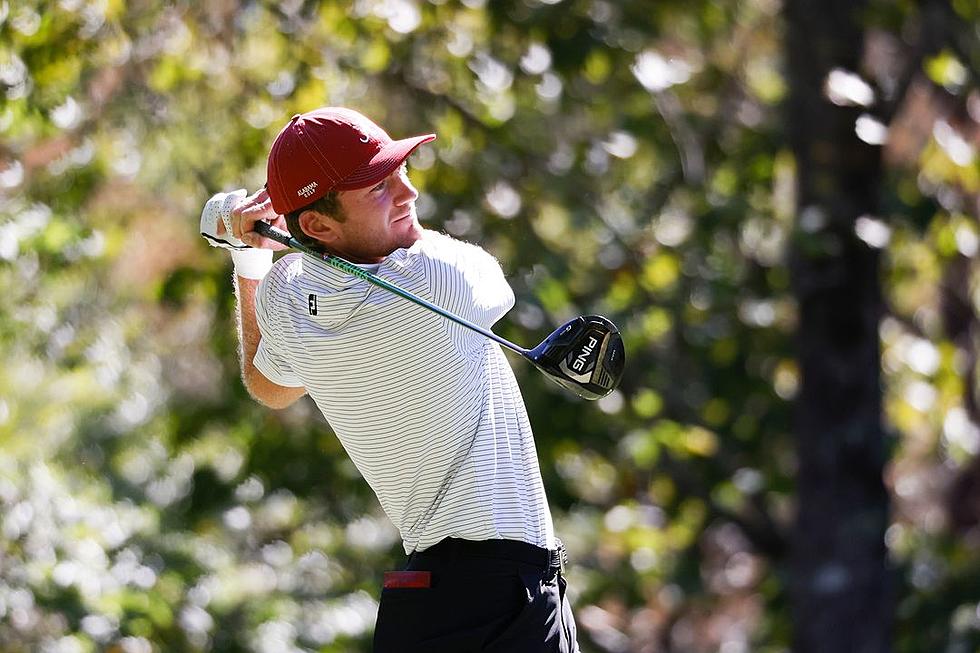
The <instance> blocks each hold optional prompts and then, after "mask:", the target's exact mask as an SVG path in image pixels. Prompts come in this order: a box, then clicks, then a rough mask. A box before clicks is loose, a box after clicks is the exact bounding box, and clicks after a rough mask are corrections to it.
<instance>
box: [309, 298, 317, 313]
mask: <svg viewBox="0 0 980 653" xmlns="http://www.w3.org/2000/svg"><path fill="white" fill-rule="evenodd" d="M310 315H316V295H310Z"/></svg>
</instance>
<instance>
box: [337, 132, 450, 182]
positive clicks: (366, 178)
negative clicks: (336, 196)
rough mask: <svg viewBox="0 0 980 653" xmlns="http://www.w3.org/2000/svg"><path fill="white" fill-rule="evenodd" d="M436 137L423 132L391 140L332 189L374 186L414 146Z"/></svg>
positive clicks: (412, 149) (402, 159) (405, 157)
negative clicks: (418, 134)
mask: <svg viewBox="0 0 980 653" xmlns="http://www.w3.org/2000/svg"><path fill="white" fill-rule="evenodd" d="M435 139H436V135H435V134H425V135H424V136H413V137H412V138H403V139H402V140H400V141H391V142H390V143H388V144H387V145H385V146H384V147H382V148H381V149H380V150H378V153H377V154H375V155H374V156H373V157H371V160H370V161H368V162H367V163H365V164H364V165H362V166H361V167H359V168H358V169H357V170H355V171H354V172H352V173H351V174H349V175H347V177H346V178H345V179H344V180H343V181H341V182H339V183H338V184H336V185H335V186H334V190H357V189H358V188H366V187H368V186H374V185H375V184H376V183H378V182H379V181H381V180H382V179H384V178H385V177H387V176H388V175H390V174H391V173H393V172H394V171H395V170H397V169H398V166H400V165H401V164H402V162H403V161H404V160H405V159H407V158H408V155H409V154H411V153H412V152H413V151H414V150H415V148H417V147H418V146H419V145H422V144H423V143H430V142H432V141H434V140H435Z"/></svg>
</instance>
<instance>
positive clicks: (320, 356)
mask: <svg viewBox="0 0 980 653" xmlns="http://www.w3.org/2000/svg"><path fill="white" fill-rule="evenodd" d="M377 275H378V276H380V277H382V278H384V279H386V280H388V281H390V282H392V283H394V284H396V285H398V286H401V287H402V288H404V289H406V290H408V291H410V292H412V293H414V294H416V295H418V296H420V297H423V298H425V299H427V300H429V301H430V302H432V303H435V304H437V305H439V306H442V307H443V308H445V309H447V310H449V311H451V312H453V313H455V314H456V315H459V316H461V317H464V318H466V319H468V320H470V321H472V322H475V323H477V324H480V325H481V326H484V327H487V328H490V327H491V326H492V325H493V324H494V323H495V322H496V321H497V320H498V319H500V317H501V316H503V315H504V314H505V313H506V312H507V311H508V310H510V308H511V307H512V306H513V305H514V294H513V291H512V290H511V288H510V286H509V285H508V284H507V281H506V279H505V278H504V275H503V272H502V271H501V269H500V265H499V264H498V263H497V261H496V260H495V259H494V258H493V257H492V256H490V255H489V254H488V253H487V252H485V251H484V250H482V249H481V248H479V247H476V246H474V245H470V244H467V243H463V242H460V241H458V240H454V239H452V238H450V237H448V236H445V235H442V234H439V233H436V232H433V231H428V230H426V231H424V233H423V236H422V238H421V239H420V240H419V241H417V242H416V243H415V244H414V245H412V247H411V248H408V249H398V250H395V251H394V252H392V253H391V254H390V255H389V256H388V257H387V258H386V259H385V260H384V261H383V262H382V263H381V264H380V266H379V267H378V270H377ZM255 312H256V316H257V318H258V324H259V328H260V330H261V333H262V340H261V342H260V344H259V348H258V351H257V353H256V355H255V359H254V362H255V366H256V367H257V368H258V369H259V370H260V371H261V372H262V373H263V374H264V375H265V376H266V377H267V378H268V379H269V380H271V381H273V382H274V383H278V384H279V385H284V386H291V387H299V386H302V387H304V388H306V391H307V392H308V393H309V395H310V396H311V397H312V398H313V401H314V402H316V405H317V407H318V408H319V409H320V411H321V412H322V413H323V415H324V417H325V418H326V419H327V421H328V422H329V424H330V426H331V428H332V429H333V430H334V432H335V433H336V434H337V437H338V438H339V439H340V441H341V443H342V444H343V446H344V449H345V450H346V451H347V453H348V455H349V456H350V458H351V460H352V461H353V462H354V464H355V465H356V466H357V469H358V470H359V471H360V473H361V475H362V476H364V478H365V479H366V480H367V482H368V483H369V484H370V486H371V488H372V489H373V490H374V492H375V494H376V495H377V497H378V500H379V501H380V503H381V506H382V508H383V509H384V511H385V513H387V515H388V517H389V518H390V519H391V521H392V522H393V523H394V524H395V526H396V527H397V528H398V530H399V532H400V534H401V537H402V542H403V544H404V547H405V552H406V553H411V552H412V551H416V550H418V551H421V550H423V549H426V548H428V547H430V546H432V545H433V544H435V543H437V542H439V541H440V540H441V539H443V538H446V537H456V538H463V539H470V540H486V539H511V540H519V541H523V542H528V543H530V544H534V545H536V546H541V547H546V548H553V547H554V534H553V528H552V522H551V513H550V512H549V509H548V504H547V500H546V497H545V492H544V486H543V484H542V482H541V473H540V470H539V467H538V460H537V452H536V451H535V447H534V439H533V436H532V433H531V426H530V424H529V422H528V418H527V411H526V409H525V407H524V400H523V398H522V397H521V393H520V389H519V388H518V386H517V382H516V380H515V379H514V374H513V372H512V371H511V368H510V365H509V363H508V362H507V360H506V358H505V357H504V354H503V352H502V351H501V349H500V346H499V345H497V344H496V343H494V342H492V341H490V340H489V339H487V338H485V337H484V336H481V335H479V334H477V333H474V332H472V331H470V330H469V329H466V328H464V327H461V326H459V325H457V324H456V323H454V322H451V321H449V320H447V319H446V318H444V317H442V316H440V315H437V314H436V313H434V312H432V311H430V310H428V309H425V308H422V307H421V306H417V305H416V304H414V303H412V302H410V301H408V300H406V299H403V298H401V297H398V296H397V295H395V294H393V293H391V292H389V291H386V290H384V289H382V288H379V287H377V286H375V285H373V284H371V283H368V282H367V281H364V280H361V279H358V278H357V277H354V276H352V275H349V274H347V273H345V272H341V271H339V270H336V269H334V268H332V267H330V266H329V265H327V264H326V263H324V262H323V261H320V260H318V259H316V258H315V257H312V256H309V255H304V254H290V255H287V256H284V257H283V258H282V259H280V260H279V261H277V262H276V264H275V266H274V267H273V269H272V271H271V272H270V273H269V274H268V275H267V276H266V277H265V279H264V280H263V281H262V283H261V284H260V285H259V288H258V291H257V292H256V299H255Z"/></svg>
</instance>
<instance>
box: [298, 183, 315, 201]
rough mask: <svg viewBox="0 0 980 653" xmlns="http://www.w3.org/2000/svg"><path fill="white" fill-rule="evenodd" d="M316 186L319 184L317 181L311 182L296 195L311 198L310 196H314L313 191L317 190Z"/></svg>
mask: <svg viewBox="0 0 980 653" xmlns="http://www.w3.org/2000/svg"><path fill="white" fill-rule="evenodd" d="M316 185H317V184H316V182H315V181H311V182H310V183H308V184H306V185H305V186H303V187H302V188H300V189H299V190H298V191H296V194H297V195H298V196H300V197H309V196H310V195H312V194H313V191H315V190H316Z"/></svg>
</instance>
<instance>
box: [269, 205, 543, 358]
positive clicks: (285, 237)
mask: <svg viewBox="0 0 980 653" xmlns="http://www.w3.org/2000/svg"><path fill="white" fill-rule="evenodd" d="M254 229H255V231H256V233H258V234H259V235H261V236H264V237H266V238H271V239H272V240H275V241H277V242H280V243H282V244H283V245H286V246H287V247H291V248H292V249H295V250H298V251H301V252H303V253H304V254H308V255H310V256H314V257H316V258H318V259H320V260H322V261H323V262H324V263H326V264H327V265H330V266H332V267H334V268H336V269H338V270H341V271H342V272H346V273H347V274H352V275H354V276H355V277H357V278H359V279H364V280H365V281H367V282H369V283H373V284H374V285H376V286H379V287H381V288H384V289H385V290H387V291H388V292H392V293H394V294H396V295H398V296H399V297H402V298H404V299H407V300H408V301H410V302H413V303H415V304H418V305H419V306H421V307H423V308H427V309H429V310H430V311H433V312H435V313H438V314H439V315H441V316H443V317H444V318H446V319H448V320H452V321H453V322H455V323H456V324H459V325H461V326H464V327H466V328H467V329H471V330H473V331H476V332H477V333H479V334H480V335H482V336H486V337H487V338H490V339H491V340H493V341H494V342H496V343H499V344H501V345H503V346H504V347H506V348H507V349H510V350H511V351H514V352H517V353H518V354H520V355H521V356H524V357H525V358H528V350H527V349H524V348H523V347H520V346H518V345H515V344H514V343H512V342H511V341H510V340H507V339H506V338H501V337H500V336H498V335H497V334H496V333H494V332H493V331H491V330H490V329H485V328H483V327H482V326H480V325H479V324H475V323H473V322H470V321H469V320H467V319H466V318H462V317H460V316H458V315H455V314H454V313H450V312H449V311H447V310H446V309H444V308H442V307H441V306H438V305H437V304H433V303H432V302H430V301H426V300H425V299H422V298H421V297H419V296H418V295H415V294H413V293H410V292H409V291H407V290H405V289H404V288H400V287H399V286H396V285H395V284H393V283H391V282H389V281H385V280H384V279H382V278H381V277H377V276H375V275H373V274H371V273H370V272H368V271H367V270H363V269H361V268H359V267H358V266H356V265H354V264H353V263H350V262H349V261H345V260H344V259H342V258H339V257H337V256H333V255H331V254H324V253H322V252H317V251H315V250H313V249H311V248H310V247H307V246H306V245H304V244H303V243H301V242H299V241H298V240H296V239H295V238H293V237H292V236H290V235H289V234H288V233H286V232H285V231H283V230H281V229H277V228H276V227H273V226H272V225H271V224H269V223H267V222H261V221H260V222H256V223H255V227H254ZM529 360H530V359H529Z"/></svg>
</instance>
